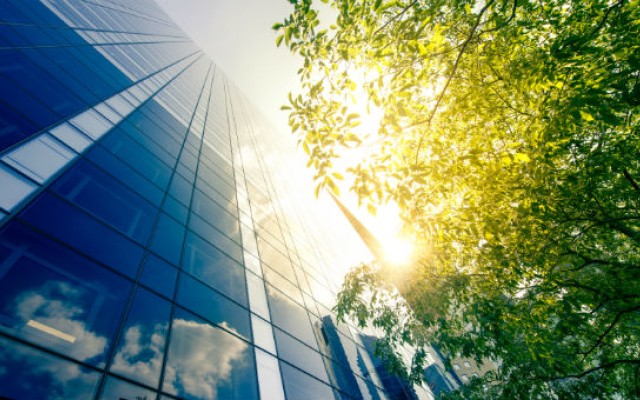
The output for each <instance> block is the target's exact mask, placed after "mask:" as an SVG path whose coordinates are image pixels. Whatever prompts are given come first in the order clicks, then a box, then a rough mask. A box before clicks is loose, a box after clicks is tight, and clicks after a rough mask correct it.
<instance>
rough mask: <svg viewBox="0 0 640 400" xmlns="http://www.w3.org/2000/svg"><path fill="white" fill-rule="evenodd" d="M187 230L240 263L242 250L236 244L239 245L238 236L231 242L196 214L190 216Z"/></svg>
mask: <svg viewBox="0 0 640 400" xmlns="http://www.w3.org/2000/svg"><path fill="white" fill-rule="evenodd" d="M189 228H190V229H192V230H193V231H194V232H196V233H197V234H198V235H200V236H201V237H203V238H205V239H206V240H207V241H208V242H210V243H212V244H213V245H214V246H216V247H217V248H219V249H220V250H222V251H224V252H225V253H226V254H227V255H229V256H230V257H232V258H233V259H235V260H236V261H238V262H242V248H241V247H240V245H239V244H238V243H240V237H239V234H238V237H236V238H235V241H234V240H231V239H229V237H227V236H226V235H224V234H222V233H221V232H220V231H219V230H217V229H216V228H214V227H213V226H211V225H210V224H209V223H208V222H206V221H205V220H204V219H202V218H200V217H199V216H198V215H196V214H192V215H191V219H190V220H189Z"/></svg>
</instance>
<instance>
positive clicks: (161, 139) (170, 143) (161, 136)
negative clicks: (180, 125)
mask: <svg viewBox="0 0 640 400" xmlns="http://www.w3.org/2000/svg"><path fill="white" fill-rule="evenodd" d="M152 118H153V115H148V113H145V112H139V113H133V114H131V115H130V116H129V118H127V121H128V122H129V123H130V124H131V125H133V126H135V127H136V128H138V130H139V131H140V132H143V133H145V134H147V135H149V136H151V137H152V138H153V139H154V140H155V141H156V142H157V143H158V144H159V145H161V146H162V147H163V148H164V149H165V150H166V151H167V152H169V153H170V154H172V155H174V156H177V155H178V153H179V151H180V147H181V143H179V142H178V141H177V140H176V139H175V138H174V137H173V136H171V135H169V134H168V133H167V132H165V131H164V130H163V129H162V128H160V127H159V126H158V124H156V123H155V122H154V121H153V119H152Z"/></svg>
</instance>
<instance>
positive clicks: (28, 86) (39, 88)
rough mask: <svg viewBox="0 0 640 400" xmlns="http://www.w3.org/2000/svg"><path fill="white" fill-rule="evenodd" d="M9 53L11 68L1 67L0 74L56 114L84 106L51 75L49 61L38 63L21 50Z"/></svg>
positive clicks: (69, 111) (35, 29) (67, 113)
mask: <svg viewBox="0 0 640 400" xmlns="http://www.w3.org/2000/svg"><path fill="white" fill-rule="evenodd" d="M25 29H30V30H32V31H33V32H34V33H35V32H38V30H37V28H34V27H25ZM9 54H11V56H10V57H11V62H12V68H7V69H3V70H2V75H3V76H6V77H8V78H10V79H12V80H13V81H14V82H18V83H19V84H20V86H21V87H22V88H23V89H24V90H26V91H27V92H28V93H30V94H31V95H32V96H34V97H37V98H38V100H40V101H41V102H42V103H44V104H45V105H46V106H47V107H48V108H49V109H51V110H52V111H54V112H55V113H56V114H57V115H58V116H68V115H71V114H75V113H76V112H78V111H80V110H81V109H82V108H84V107H86V106H85V105H84V103H83V102H82V101H81V100H80V98H78V97H76V95H75V94H74V93H72V92H71V91H69V89H68V88H67V87H66V86H63V85H62V84H61V83H59V81H58V80H57V77H55V76H52V75H51V73H50V71H51V70H50V69H48V68H47V67H48V65H49V64H50V63H51V62H48V63H47V64H45V65H38V64H36V63H35V62H34V61H33V60H31V59H30V58H29V57H26V56H25V55H24V54H23V53H22V52H19V51H15V52H12V53H9ZM0 58H2V57H1V56H0ZM53 71H55V70H53Z"/></svg>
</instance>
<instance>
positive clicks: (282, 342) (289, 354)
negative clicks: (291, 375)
mask: <svg viewBox="0 0 640 400" xmlns="http://www.w3.org/2000/svg"><path fill="white" fill-rule="evenodd" d="M274 334H275V337H276V343H277V344H278V356H279V357H280V358H282V359H283V360H285V361H287V362H289V363H291V364H293V365H295V366H296V367H298V368H300V369H301V370H303V371H305V372H307V373H309V374H312V375H314V376H315V377H316V378H318V379H320V380H322V381H325V382H329V378H328V376H327V371H326V370H325V369H324V362H323V359H322V356H321V355H320V353H318V352H317V351H314V350H312V349H311V348H309V347H307V346H305V345H304V344H302V343H301V342H299V341H297V340H296V339H294V338H292V337H291V336H289V335H287V334H286V333H284V332H282V331H281V330H280V329H278V328H275V329H274Z"/></svg>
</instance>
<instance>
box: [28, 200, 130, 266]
mask: <svg viewBox="0 0 640 400" xmlns="http://www.w3.org/2000/svg"><path fill="white" fill-rule="evenodd" d="M20 218H22V219H24V220H25V221H28V222H29V223H31V224H33V225H34V226H37V227H39V228H40V229H42V230H44V231H45V232H48V233H49V234H51V235H53V236H55V237H56V238H58V239H60V240H62V241H64V242H66V243H68V244H70V245H72V246H73V247H75V248H76V249H78V250H79V251H81V252H83V253H86V254H89V255H90V256H92V257H94V258H95V259H96V260H98V261H101V262H103V263H105V264H107V265H109V266H110V267H112V268H115V269H117V270H118V271H120V272H122V273H124V274H126V275H128V276H134V275H135V274H136V272H137V270H138V265H139V263H140V259H141V258H142V253H143V251H142V248H141V247H139V246H137V245H136V244H135V243H134V242H132V241H130V240H128V239H126V238H125V237H124V236H122V235H120V234H118V233H116V232H115V231H113V230H112V229H111V228H109V227H107V226H105V225H103V224H102V223H100V222H99V221H97V220H95V219H93V218H92V217H90V216H89V215H87V214H85V213H84V212H82V211H80V210H79V209H77V208H75V207H73V206H71V205H69V204H68V203H66V202H65V201H63V200H60V199H59V198H58V197H56V196H54V195H52V194H50V193H43V194H42V195H41V196H40V198H39V199H37V200H35V201H34V202H33V203H32V204H31V205H30V206H29V207H28V208H27V209H26V210H25V211H23V212H22V214H21V216H20Z"/></svg>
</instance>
